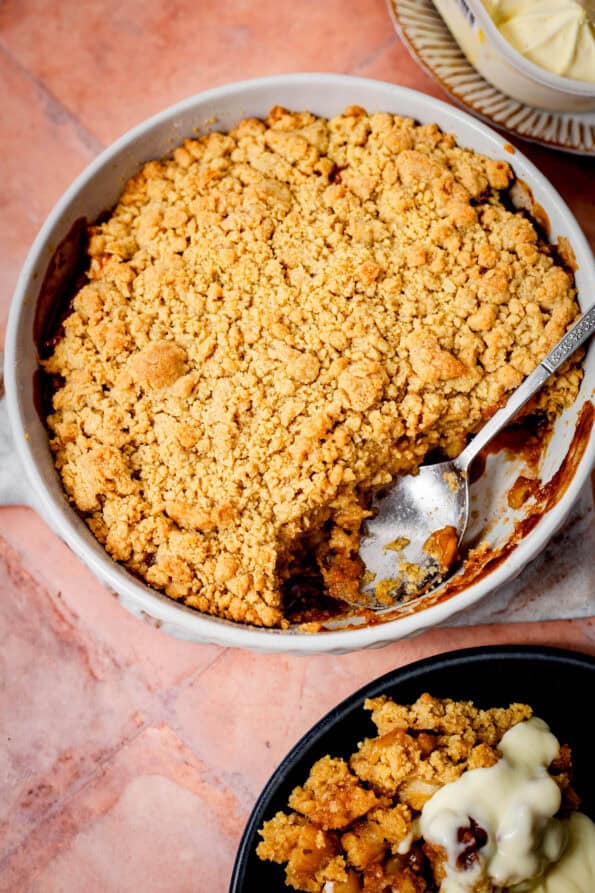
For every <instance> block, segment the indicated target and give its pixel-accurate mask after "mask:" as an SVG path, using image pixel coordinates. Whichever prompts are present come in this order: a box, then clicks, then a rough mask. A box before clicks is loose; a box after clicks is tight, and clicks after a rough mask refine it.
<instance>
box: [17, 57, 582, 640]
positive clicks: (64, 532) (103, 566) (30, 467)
mask: <svg viewBox="0 0 595 893" xmlns="http://www.w3.org/2000/svg"><path fill="white" fill-rule="evenodd" d="M321 81H324V82H325V83H326V84H327V85H328V86H329V88H330V87H331V86H333V85H334V86H336V87H338V88H341V89H342V90H343V92H344V93H345V94H346V96H347V97H348V96H349V91H350V89H351V88H354V89H355V88H356V87H360V88H362V89H369V88H370V86H371V87H372V88H373V89H374V88H376V89H382V90H389V91H390V92H391V94H392V95H393V96H395V104H396V100H397V99H398V97H404V98H407V99H409V100H410V101H411V102H412V103H413V102H415V103H420V102H423V104H424V115H426V113H427V114H428V115H429V114H430V113H431V114H432V115H433V114H434V110H435V114H436V115H437V116H439V117H443V116H444V115H446V117H447V118H448V117H452V118H453V119H454V120H457V119H458V120H459V121H461V120H462V123H463V124H464V125H465V127H466V128H469V129H470V130H471V131H476V132H477V133H478V136H481V137H483V138H484V139H486V138H487V139H488V141H489V142H490V144H492V145H493V148H494V152H496V150H498V153H499V154H501V153H502V152H503V145H504V144H503V139H502V137H501V136H500V135H499V134H497V133H496V132H495V131H494V130H493V129H492V128H490V127H487V126H486V125H485V124H483V123H482V122H481V121H478V120H477V119H476V118H474V117H473V116H471V115H470V114H468V113H466V112H463V111H461V110H460V109H458V108H457V107H455V106H452V105H450V104H449V103H446V102H443V101H442V100H438V99H435V98H434V97H431V96H428V95H426V94H423V93H421V92H420V91H417V90H411V89H409V88H407V87H401V86H399V85H395V84H391V83H388V82H384V81H377V80H373V79H368V78H360V77H354V76H351V75H337V74H325V73H307V74H289V75H273V76H271V77H265V78H256V79H250V80H245V81H239V82H232V83H231V84H226V85H223V86H220V87H215V88H213V89H211V90H207V91H204V92H201V93H198V94H195V95H194V96H191V97H188V98H187V99H184V100H182V101H181V102H179V103H176V104H174V105H172V106H168V107H167V108H166V109H164V110H162V111H161V112H159V113H157V114H156V115H153V116H152V117H150V118H149V119H147V120H146V121H143V122H141V123H140V124H138V125H137V126H136V127H133V128H132V129H131V130H129V131H128V132H126V133H125V134H123V135H122V136H121V137H120V138H119V139H117V140H116V141H115V142H114V143H113V144H112V145H110V146H109V147H107V148H106V149H105V150H104V151H103V152H102V153H101V154H100V155H98V156H97V158H96V159H94V160H93V161H92V162H91V164H90V165H89V166H88V167H87V168H86V169H85V170H84V171H83V172H82V173H81V174H80V175H79V176H78V177H77V178H76V179H75V180H74V182H73V183H72V184H71V185H70V187H69V188H68V189H67V190H66V191H65V192H64V194H63V195H62V196H61V198H60V199H59V200H58V202H57V203H56V205H55V206H54V208H53V209H52V211H51V212H50V214H49V216H48V218H47V220H46V221H45V223H44V224H43V226H42V228H41V230H40V232H39V233H38V235H37V237H36V239H35V241H34V243H33V245H32V247H31V249H30V251H29V254H28V256H27V258H26V260H25V262H24V264H23V268H22V270H21V273H20V276H19V279H18V282H17V286H16V288H15V292H14V297H13V300H12V303H11V308H10V314H9V319H8V326H7V331H6V345H5V382H6V401H7V409H8V415H9V419H10V426H11V430H12V432H13V435H14V439H15V444H16V452H17V455H18V458H19V459H20V461H21V464H22V465H23V466H24V469H25V472H26V476H27V480H28V482H29V484H31V485H32V488H33V492H34V493H35V494H36V497H37V501H38V502H37V507H38V508H39V509H40V511H41V514H42V516H43V517H44V518H46V519H47V520H48V522H49V523H50V524H51V526H52V527H53V528H54V529H55V530H57V532H58V534H59V535H60V536H61V537H62V539H64V540H65V541H66V543H67V544H68V545H69V546H70V547H71V548H72V549H73V551H74V552H75V554H76V555H77V556H78V558H79V559H80V560H81V561H82V562H83V563H84V564H86V565H87V566H88V567H90V568H91V570H92V571H93V572H94V573H95V574H96V575H97V576H98V577H99V578H100V579H101V580H102V581H103V582H104V583H107V585H108V586H109V587H110V588H111V589H112V590H113V591H115V592H116V594H118V595H119V596H121V597H122V599H123V601H124V604H125V606H127V607H130V608H131V610H133V611H134V612H135V613H137V616H138V615H139V614H140V615H142V616H145V617H149V618H150V619H152V620H153V621H154V622H156V623H157V624H158V625H161V626H162V627H165V628H166V631H170V632H172V633H173V634H174V635H178V636H180V637H183V638H190V639H191V640H193V641H202V642H211V643H214V644H219V645H224V646H230V645H231V646H234V647H245V648H252V649H253V650H255V651H259V650H262V651H269V652H271V651H274V652H289V651H293V652H298V653H323V652H324V653H326V652H339V651H351V650H356V649H359V648H365V647H370V646H376V647H381V646H382V645H385V644H388V643H389V642H391V641H394V640H396V639H400V638H404V637H407V636H410V635H415V634H418V633H420V632H422V631H423V630H424V629H426V628H428V627H431V626H436V625H438V624H440V623H441V622H443V621H444V620H446V619H447V618H449V617H451V616H453V615H454V614H456V613H458V612H459V611H461V610H463V609H465V608H466V607H469V606H470V605H472V604H474V603H475V602H477V601H479V600H480V599H481V598H483V597H484V596H486V595H487V594H488V593H489V592H490V591H492V590H493V589H495V588H496V587H497V586H498V585H501V584H502V583H504V582H507V581H509V580H510V579H511V578H514V576H515V575H516V573H518V572H520V570H521V569H522V568H523V567H524V566H525V565H526V564H527V563H528V562H529V561H530V560H532V559H533V558H534V557H535V556H536V555H537V554H538V553H539V552H540V551H541V550H542V549H543V548H544V547H545V545H546V543H547V542H548V541H549V539H550V537H551V536H552V535H553V533H554V532H555V530H556V529H557V527H558V525H559V524H560V523H561V519H562V518H563V517H564V516H565V515H566V513H567V512H568V511H569V509H570V507H571V506H572V504H573V502H574V501H575V499H576V497H577V495H578V493H579V491H580V489H581V487H582V485H583V482H584V479H586V477H587V475H588V469H587V466H588V467H589V468H590V466H591V465H592V464H593V462H594V461H595V430H594V431H593V432H592V434H591V437H590V441H589V443H588V444H587V446H586V448H585V453H584V455H583V457H582V460H581V462H580V463H579V466H578V468H577V470H576V472H575V474H574V475H573V477H572V480H571V481H570V483H569V485H568V487H567V489H566V491H565V492H564V494H563V496H562V497H561V498H560V500H559V502H558V503H557V505H556V506H554V507H553V509H552V510H550V511H549V512H547V513H546V514H545V515H544V516H542V518H541V519H540V522H539V524H538V525H537V526H536V527H535V529H534V530H533V531H532V532H531V533H530V534H529V535H528V536H527V537H525V538H524V539H522V540H521V541H520V542H519V543H518V545H517V547H516V548H515V550H514V552H513V553H512V555H511V556H510V557H509V558H507V559H506V560H505V561H503V562H502V563H501V565H500V566H499V567H497V568H495V569H494V570H493V571H492V572H491V573H489V574H488V575H486V577H484V578H483V579H481V580H479V581H478V582H477V583H472V584H471V585H470V586H469V587H468V588H466V589H464V590H463V591H462V592H460V593H458V594H457V595H454V596H451V597H450V598H448V599H446V600H444V601H443V602H440V603H438V604H436V605H432V606H429V607H427V608H424V609H423V610H420V611H417V612H414V613H412V614H408V615H405V616H402V617H399V618H397V619H395V620H389V621H386V622H380V623H377V624H367V625H365V626H361V627H355V628H352V629H347V630H332V631H322V632H317V633H306V632H303V631H301V630H298V629H295V628H291V629H289V630H280V629H276V628H274V629H269V628H261V627H253V626H248V625H244V624H241V623H236V622H233V621H229V620H225V619H222V618H219V617H215V616H212V615H208V614H203V613H201V612H198V611H196V610H194V609H192V608H189V607H187V606H186V605H183V604H180V603H179V602H176V601H174V600H173V599H170V598H168V597H167V596H165V595H164V594H163V593H161V592H159V591H158V590H154V589H150V588H149V587H148V586H145V585H144V584H141V583H139V582H138V581H137V580H135V579H134V578H133V577H132V575H130V574H129V573H128V572H127V571H126V570H125V568H124V567H121V566H120V565H118V564H116V562H114V561H113V560H112V559H111V558H110V556H109V555H108V554H107V552H105V550H104V549H103V547H100V550H101V554H99V552H97V551H96V550H94V549H93V548H92V547H91V545H89V543H88V541H87V540H86V539H85V538H84V537H83V535H82V534H81V533H80V532H79V530H78V529H77V527H76V524H75V521H76V518H75V517H73V515H74V509H73V508H72V507H71V506H69V505H67V504H66V502H65V501H64V502H63V503H58V501H57V500H55V499H54V497H53V496H52V494H51V493H50V491H49V487H48V485H47V484H46V482H45V480H44V477H43V475H42V473H41V471H40V468H39V467H38V463H37V461H36V458H35V455H34V450H33V448H32V444H31V442H30V441H29V439H28V435H27V431H26V422H25V418H24V411H23V408H22V405H21V404H22V403H23V402H24V401H25V400H26V395H24V394H23V393H22V388H21V387H20V386H19V380H18V360H19V353H18V347H17V341H18V335H19V323H20V319H21V315H22V313H23V305H24V298H25V296H26V289H27V287H28V285H29V281H30V279H31V277H32V275H33V272H34V269H35V266H36V264H37V263H39V260H40V257H41V255H42V254H43V250H44V248H45V247H47V242H48V238H49V236H50V235H51V233H52V231H53V229H54V227H56V226H57V225H58V223H59V221H60V219H61V217H62V215H64V214H65V212H67V211H68V208H69V206H70V204H71V202H72V201H73V200H74V199H75V198H76V197H77V195H78V194H79V193H80V192H81V190H82V189H83V188H84V187H85V186H87V184H89V183H91V181H93V180H94V179H95V178H96V177H97V176H98V175H100V174H101V171H102V170H103V169H105V168H106V167H107V166H108V165H109V164H110V163H111V162H112V159H114V158H115V157H116V156H120V154H121V153H122V152H123V150H125V149H126V148H127V147H128V146H130V145H131V144H133V143H134V142H135V141H136V140H137V139H139V138H140V137H143V136H146V135H147V134H148V133H149V132H152V131H153V130H154V129H156V128H159V127H163V126H164V125H165V124H169V123H171V122H172V121H174V120H175V118H176V116H178V115H180V114H182V113H184V112H187V111H191V110H192V109H193V108H195V107H196V106H197V105H202V104H206V103H207V102H214V101H217V100H219V99H221V98H226V97H229V96H234V97H238V96H239V97H240V98H241V96H242V95H243V94H246V93H250V91H253V90H259V89H261V88H266V87H271V88H274V89H276V90H277V91H282V90H283V89H284V87H288V88H291V87H292V86H294V87H298V86H306V87H308V88H310V89H313V88H315V87H316V85H320V83H321ZM281 101H282V100H281ZM347 101H348V99H345V102H347ZM370 101H371V102H372V99H370ZM337 104H338V105H339V103H337ZM196 114H197V117H198V115H199V111H198V110H197V112H196ZM395 114H397V112H395ZM453 126H454V125H453ZM176 136H178V134H176ZM179 136H182V134H179ZM172 148H173V146H172ZM507 160H508V159H507ZM515 167H516V168H517V171H518V170H519V168H520V173H521V175H522V176H523V177H527V178H528V181H529V185H530V186H531V187H533V186H534V185H538V186H539V187H540V189H541V190H543V191H544V192H545V193H547V195H548V208H554V207H555V208H556V210H557V212H558V213H559V214H560V215H561V216H562V217H563V218H564V220H565V224H566V225H567V227H568V232H567V234H566V235H567V237H568V238H569V240H570V243H571V245H572V246H573V249H574V250H575V251H576V252H577V254H578V255H584V256H585V257H587V256H591V253H590V249H589V247H588V243H587V241H586V238H585V236H584V234H583V233H582V230H581V228H580V226H579V225H578V222H577V221H576V219H575V217H574V215H573V214H572V212H571V210H570V208H569V207H568V205H567V204H566V202H564V200H563V199H562V197H561V196H560V195H559V193H558V192H557V190H556V189H555V188H554V187H553V185H552V184H551V183H550V182H549V181H548V180H547V178H546V177H545V176H544V175H543V174H542V173H541V172H540V171H539V170H538V168H537V167H536V166H535V165H534V164H533V163H532V162H531V161H530V160H529V159H527V158H526V157H525V156H524V155H523V154H522V153H521V152H518V153H516V155H515ZM546 210H547V209H546ZM589 269H590V272H591V276H592V278H595V264H593V263H591V266H590V268H589ZM34 507H35V506H34ZM127 599H128V601H126V600H127ZM132 605H134V607H132ZM168 625H170V629H169V630H168V629H167V627H168Z"/></svg>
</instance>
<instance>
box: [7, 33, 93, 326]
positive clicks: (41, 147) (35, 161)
mask: <svg viewBox="0 0 595 893" xmlns="http://www.w3.org/2000/svg"><path fill="white" fill-rule="evenodd" d="M0 84H1V85H2V121H3V126H2V127H1V128H0V156H1V157H2V184H1V186H0V201H1V204H2V215H1V216H0V254H1V256H2V264H1V265H0V325H1V326H3V325H4V322H5V320H6V316H7V314H8V306H9V303H10V298H11V296H12V291H13V288H14V285H15V282H16V279H17V275H18V272H19V269H20V266H21V264H22V262H23V260H24V258H25V255H26V253H27V251H28V249H29V245H30V243H31V242H32V240H33V238H34V236H35V234H36V233H37V230H38V229H39V227H40V226H41V224H42V223H43V221H44V219H45V217H46V216H47V214H48V212H49V210H50V208H51V207H52V205H53V204H54V202H55V201H56V199H58V198H59V196H60V195H61V193H62V192H63V191H64V189H65V188H66V187H67V186H68V185H69V183H70V182H71V181H72V180H73V179H74V177H75V176H76V175H77V174H78V173H79V172H80V171H81V170H82V169H83V168H84V167H85V166H86V165H87V164H88V163H89V162H90V161H91V159H92V158H93V156H94V155H95V153H96V150H97V145H96V143H95V141H93V140H90V139H87V138H86V135H85V134H84V131H83V130H82V129H81V128H80V126H79V125H78V124H77V123H76V122H75V121H73V119H72V118H71V117H70V116H69V115H68V114H66V113H65V112H64V110H63V109H62V107H61V106H60V104H59V103H58V102H56V100H55V99H54V98H53V97H52V96H51V95H50V93H49V92H48V91H47V90H45V89H44V88H43V87H42V86H41V85H40V84H39V83H37V82H36V81H35V79H34V78H32V77H31V76H30V75H29V74H28V73H27V72H26V71H23V69H22V68H21V67H20V65H19V64H18V63H15V62H14V61H12V60H11V58H10V56H9V55H8V54H7V53H6V52H3V51H1V50H0Z"/></svg>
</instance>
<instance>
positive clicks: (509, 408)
mask: <svg viewBox="0 0 595 893" xmlns="http://www.w3.org/2000/svg"><path fill="white" fill-rule="evenodd" d="M593 332H595V304H593V306H592V307H590V308H589V309H588V310H587V312H586V313H585V314H584V315H583V316H582V317H581V318H580V319H579V321H578V322H576V323H575V324H574V325H573V327H572V328H571V329H569V331H568V332H566V334H565V335H564V337H563V338H561V339H560V341H559V342H558V343H557V344H556V346H555V347H554V348H552V350H551V351H550V352H549V353H548V355H547V356H546V357H545V359H544V360H542V361H541V363H540V364H539V366H538V367H537V368H536V369H534V370H533V372H532V373H531V374H530V375H528V376H527V378H526V379H525V380H524V382H523V383H522V384H521V385H519V387H518V388H517V389H516V391H513V393H512V394H511V396H510V397H509V398H508V402H507V403H506V405H505V406H503V407H502V409H499V410H498V412H496V413H494V415H493V416H492V418H491V419H490V420H489V422H487V423H486V424H485V425H484V426H483V428H482V429H481V430H480V431H479V433H478V434H476V435H475V437H474V438H473V440H472V441H471V443H470V444H469V445H468V446H466V447H465V449H464V450H463V452H462V453H460V454H459V456H458V458H457V459H456V460H455V461H456V464H457V465H458V466H459V468H461V469H462V470H465V469H466V468H468V467H469V464H470V462H471V461H472V460H473V459H475V457H476V456H477V454H478V453H479V452H480V451H481V450H482V449H483V448H484V446H486V444H488V443H489V442H490V440H491V439H492V437H494V436H495V435H496V434H497V433H498V432H499V431H500V430H501V429H502V428H504V427H505V426H506V425H507V424H508V423H509V422H510V421H511V420H512V419H513V418H514V417H515V415H516V414H517V412H518V411H519V409H521V408H522V407H523V406H524V405H525V403H527V401H528V400H530V399H531V397H532V396H533V395H534V394H535V393H537V391H538V390H539V389H540V387H541V386H542V385H543V383H544V382H545V381H546V380H547V379H548V378H549V377H550V375H552V374H553V373H554V372H555V371H556V369H559V368H560V366H561V365H562V363H564V362H566V360H567V359H568V358H569V357H571V356H572V354H573V353H574V352H575V350H576V349H577V348H578V347H580V346H581V344H583V343H584V342H585V341H586V340H587V338H589V336H590V335H592V334H593Z"/></svg>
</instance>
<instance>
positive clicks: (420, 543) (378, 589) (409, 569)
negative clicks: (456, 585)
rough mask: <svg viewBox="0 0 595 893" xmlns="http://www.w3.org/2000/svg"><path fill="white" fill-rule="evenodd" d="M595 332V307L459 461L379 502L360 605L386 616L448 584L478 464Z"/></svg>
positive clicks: (423, 474) (401, 485)
mask: <svg viewBox="0 0 595 893" xmlns="http://www.w3.org/2000/svg"><path fill="white" fill-rule="evenodd" d="M594 331H595V304H594V305H593V306H591V307H590V308H589V310H587V312H586V313H585V314H584V316H582V317H581V318H580V319H579V321H578V322H576V323H575V324H574V325H573V326H572V327H571V328H570V329H569V330H568V332H566V334H565V335H564V336H563V337H562V338H561V339H560V341H559V342H558V344H556V346H555V347H554V348H553V349H552V350H551V351H550V353H549V354H548V355H547V356H546V357H545V359H544V360H542V362H541V363H540V364H539V366H537V368H536V369H534V370H533V372H532V373H531V374H530V375H528V376H527V378H526V379H525V380H524V382H523V383H522V384H521V385H520V386H519V387H518V388H517V389H516V390H515V391H513V392H512V394H511V396H510V397H509V398H508V401H507V402H506V404H505V405H504V406H503V407H502V408H501V409H499V410H498V411H497V412H496V413H495V414H494V415H493V416H492V417H491V419H490V420H489V421H488V422H487V423H486V424H485V425H484V426H483V428H482V429H481V430H480V431H479V432H478V433H477V434H476V435H475V437H474V438H473V440H472V441H471V443H469V444H468V445H467V446H466V447H465V449H464V450H463V451H462V453H460V454H459V455H458V456H457V457H456V459H453V460H451V461H448V462H440V463H438V464H436V465H426V466H422V468H420V469H419V471H418V473H417V474H415V475H407V476H405V477H401V478H397V480H396V481H395V483H394V484H393V486H392V487H391V489H390V490H389V491H388V492H384V493H379V494H377V495H376V496H375V497H374V500H373V502H372V511H373V512H375V514H374V516H373V517H372V518H371V519H370V520H369V521H368V522H367V531H366V534H365V536H364V537H363V538H362V541H361V543H360V553H359V554H360V558H361V559H362V561H363V563H364V564H365V566H366V571H365V573H364V578H363V585H362V587H361V588H362V591H363V595H362V598H361V600H358V602H357V604H358V605H365V606H366V607H371V608H372V609H376V610H382V609H383V608H387V607H390V606H391V605H392V604H393V603H394V602H396V601H399V600H402V599H404V598H412V597H416V596H420V595H422V594H423V593H425V592H427V591H428V590H430V589H433V588H434V587H435V586H437V585H438V584H439V583H441V582H442V580H444V578H445V577H446V576H447V575H448V573H449V572H450V571H451V569H452V568H453V565H454V564H455V563H456V558H457V552H458V547H459V546H460V544H461V541H462V539H463V536H464V534H465V529H466V527H467V522H468V520H469V468H470V466H471V462H472V461H473V459H475V457H476V456H477V455H478V454H479V453H480V452H481V450H482V449H483V448H484V447H485V446H486V445H487V444H488V443H489V442H490V441H491V440H492V439H493V438H494V437H495V436H496V434H498V433H499V432H500V431H501V430H502V429H503V428H504V427H506V425H508V424H510V422H511V421H512V420H513V419H514V418H515V416H516V415H517V413H518V412H519V411H520V410H521V409H522V408H523V406H525V404H526V403H527V402H528V401H529V400H530V399H531V397H533V396H534V394H536V393H537V391H538V390H539V389H540V388H541V386H542V385H543V383H544V382H545V381H546V380H547V379H548V378H549V377H550V375H553V373H554V372H555V371H556V370H557V369H559V368H560V366H562V365H563V363H565V362H566V360H568V359H569V358H570V357H571V356H572V354H573V353H574V352H575V351H576V350H577V348H578V347H580V346H581V344H583V343H584V342H585V341H586V340H587V339H588V338H589V337H590V336H591V335H592V334H593V332H594Z"/></svg>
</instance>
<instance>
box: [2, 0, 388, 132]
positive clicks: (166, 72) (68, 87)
mask: <svg viewBox="0 0 595 893" xmlns="http://www.w3.org/2000/svg"><path fill="white" fill-rule="evenodd" d="M45 9H46V5H45V4H44V3H43V2H41V0H24V2H23V0H9V2H7V3H5V4H4V5H3V7H2V11H0V32H1V33H2V34H3V40H4V41H5V42H6V43H7V44H8V45H10V47H11V49H12V51H13V52H14V53H15V54H16V55H17V56H18V58H19V60H20V61H21V62H22V64H23V65H25V66H26V67H27V68H28V69H30V70H31V71H32V72H34V74H35V75H36V77H38V78H40V79H42V80H43V81H44V82H45V83H46V84H48V85H49V86H50V88H51V90H52V91H53V93H54V94H55V95H56V96H57V97H58V98H59V99H60V101H61V102H62V103H63V104H64V105H65V106H66V107H67V108H68V109H69V110H70V111H71V112H73V113H74V114H76V115H77V116H78V117H79V119H80V120H81V121H82V122H84V124H85V126H86V127H87V128H88V129H89V130H90V131H91V132H92V133H93V134H95V135H96V136H97V137H98V138H99V139H100V140H102V141H109V140H112V139H113V138H114V137H115V136H116V135H118V134H120V133H121V132H122V131H124V130H126V129H127V128H128V127H130V126H131V125H132V124H134V123H137V122H138V121H140V120H142V119H143V118H145V117H146V116H147V115H150V114H151V113H153V112H155V111H158V110H159V109H161V108H163V107H164V106H166V105H168V104H170V103H172V102H175V101H176V100H178V99H181V98H183V97H184V96H188V95H190V94H192V93H195V92H198V91H199V90H204V89H205V88H206V87H211V86H215V85H217V84H219V83H224V82H227V81H231V80H238V79H242V78H247V77H255V76H259V75H266V74H277V73H278V72H280V71H300V70H304V71H313V70H324V71H351V70H352V69H353V68H354V67H355V66H357V64H358V62H359V61H360V60H363V59H365V58H367V57H369V56H370V55H371V53H373V52H374V51H375V49H376V48H378V47H380V46H382V45H383V44H384V43H385V42H386V40H387V39H392V37H393V34H394V32H393V27H392V24H391V22H390V19H389V16H388V11H387V8H386V5H385V3H384V0H372V2H370V0H328V2H326V3H317V2H314V0H307V2H303V3H302V4H301V5H300V7H299V8H296V6H295V4H284V3H279V2H276V0H261V2H259V3H258V4H250V3H246V2H245V0H232V2H228V3H224V4H222V3H217V2H215V0H207V2H202V3H194V2H193V0H178V2H176V3H175V4H173V5H172V4H171V3H165V2H151V3H146V2H143V0H134V2H131V3H127V4H121V3H116V2H115V0H110V2H107V3H105V2H99V0H94V2H87V3H85V4H81V3H77V2H75V0H66V2H63V3H60V4H55V5H54V6H53V7H52V15H51V16H47V15H44V14H43V13H44V10H45Z"/></svg>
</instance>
